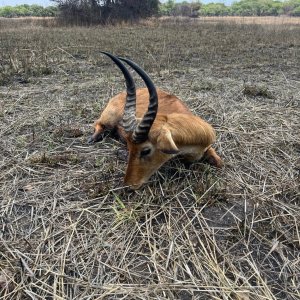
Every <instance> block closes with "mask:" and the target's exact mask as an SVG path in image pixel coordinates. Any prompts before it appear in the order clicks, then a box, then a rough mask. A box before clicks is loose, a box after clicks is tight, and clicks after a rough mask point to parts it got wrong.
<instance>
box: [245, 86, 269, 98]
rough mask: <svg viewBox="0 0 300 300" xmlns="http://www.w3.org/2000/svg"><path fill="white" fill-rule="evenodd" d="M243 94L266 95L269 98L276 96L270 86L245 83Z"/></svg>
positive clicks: (252, 95)
mask: <svg viewBox="0 0 300 300" xmlns="http://www.w3.org/2000/svg"><path fill="white" fill-rule="evenodd" d="M243 94H244V95H245V96H251V97H265V98H269V99H273V98H274V96H273V95H272V93H271V92H270V91H269V89H268V87H266V86H263V85H253V84H252V85H251V84H245V85H244V88H243Z"/></svg>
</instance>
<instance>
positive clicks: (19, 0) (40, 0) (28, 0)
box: [0, 0, 232, 6]
mask: <svg viewBox="0 0 300 300" xmlns="http://www.w3.org/2000/svg"><path fill="white" fill-rule="evenodd" d="M161 2H166V0H161ZM179 2H181V1H179ZM189 2H193V1H189ZM201 2H203V3H209V2H221V3H225V4H230V3H231V2H232V0H202V1H201ZM20 4H38V5H42V6H49V5H54V2H52V1H50V0H0V6H6V5H11V6H15V5H20Z"/></svg>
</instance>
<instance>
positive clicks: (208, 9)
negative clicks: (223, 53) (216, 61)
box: [159, 0, 300, 17]
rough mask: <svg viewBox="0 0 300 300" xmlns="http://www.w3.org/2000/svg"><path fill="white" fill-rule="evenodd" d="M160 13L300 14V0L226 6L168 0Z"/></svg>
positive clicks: (245, 1)
mask: <svg viewBox="0 0 300 300" xmlns="http://www.w3.org/2000/svg"><path fill="white" fill-rule="evenodd" d="M159 10H160V14H161V15H169V16H190V17H198V16H279V15H288V16H300V0H283V1H279V0H240V1H236V2H233V3H232V5H229V6H226V5H225V4H223V3H208V4H202V3H201V2H200V1H194V2H193V3H188V2H187V1H183V2H180V3H178V2H175V1H174V0H168V1H167V2H166V3H163V4H161V5H160V8H159Z"/></svg>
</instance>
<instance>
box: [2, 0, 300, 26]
mask: <svg viewBox="0 0 300 300" xmlns="http://www.w3.org/2000/svg"><path fill="white" fill-rule="evenodd" d="M52 1H53V2H55V4H56V5H55V6H48V7H45V8H44V7H43V6H40V5H27V4H23V5H17V6H14V7H13V6H5V7H0V17H26V16H34V17H54V16H58V17H60V19H61V20H63V21H64V22H65V23H67V24H77V25H92V24H101V23H102V24H107V23H110V24H112V23H116V22H120V21H127V22H128V21H133V22H134V21H138V20H139V19H141V18H147V17H150V16H153V15H155V16H189V17H198V16H278V15H288V16H300V0H283V1H279V0H240V1H237V2H233V4H232V5H230V6H226V5H225V4H222V3H208V4H203V3H201V2H200V1H194V2H192V3H189V2H187V1H182V2H175V1H174V0H168V1H167V2H165V3H160V1H158V0H52Z"/></svg>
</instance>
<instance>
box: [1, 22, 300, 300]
mask: <svg viewBox="0 0 300 300" xmlns="http://www.w3.org/2000/svg"><path fill="white" fill-rule="evenodd" d="M20 22H21V21H20ZM0 38H1V47H0V48H1V49H0V55H1V56H0V63H1V69H0V71H1V73H0V84H1V85H0V122H1V144H0V157H1V165H0V167H1V175H0V184H1V194H0V197H1V198H0V199H1V200H0V201H1V202H0V204H1V207H0V297H1V299H123V298H126V299H240V300H244V299H299V298H300V294H299V291H300V285H299V277H300V256H299V253H300V252H299V250H300V234H299V228H300V222H299V221H300V194H299V193H300V188H299V182H300V180H299V172H300V171H299V170H300V159H299V157H300V107H299V104H300V53H299V52H300V27H299V25H297V26H295V25H292V24H287V25H280V24H267V25H259V24H231V23H230V22H228V23H226V22H225V23H224V22H223V23H218V22H213V23H204V22H203V23H202V22H188V21H187V20H181V21H178V20H177V21H170V20H167V21H151V22H148V23H145V24H140V25H136V26H127V25H123V26H116V27H110V26H108V27H92V28H80V27H72V28H60V27H53V28H51V27H49V28H47V27H41V26H36V27H32V26H31V27H28V26H23V27H22V26H20V27H13V28H10V29H5V30H1V29H0ZM100 50H105V51H109V52H111V53H114V54H117V55H120V56H125V57H129V58H131V59H133V60H134V61H136V62H137V63H138V64H140V65H141V66H142V67H143V68H144V69H145V70H146V71H147V72H148V73H149V74H150V75H151V77H152V79H153V81H154V82H155V84H156V85H157V86H159V87H161V88H162V89H165V90H167V91H169V92H171V93H173V94H176V95H177V96H179V97H180V98H181V99H183V101H185V102H186V103H187V104H188V106H189V107H190V108H191V109H192V111H193V112H194V113H196V114H197V115H199V116H201V117H203V118H204V119H205V120H207V121H208V122H210V123H211V124H213V126H214V127H215V129H216V132H217V141H216V144H215V147H216V149H217V151H218V153H219V154H220V156H221V157H222V158H223V159H224V162H225V167H224V168H223V169H221V170H217V169H215V168H213V167H211V166H209V165H207V164H205V163H203V162H199V163H195V164H193V165H191V166H189V167H187V166H185V165H184V164H182V162H181V161H180V160H179V159H175V160H173V161H171V162H169V163H167V164H166V165H164V166H163V167H162V168H161V169H160V170H159V171H158V172H157V173H156V174H155V175H153V176H152V177H151V179H150V181H149V183H148V184H146V185H145V186H144V187H143V188H142V189H140V190H138V191H137V192H131V193H130V192H128V191H126V189H125V188H124V187H123V185H122V180H123V176H124V172H125V169H126V147H125V145H124V144H123V143H122V142H120V141H118V140H117V139H115V138H114V137H111V136H109V135H107V136H106V137H105V138H104V139H103V141H102V142H100V143H97V144H95V145H91V146H90V145H88V144H87V139H88V137H89V136H90V134H91V133H92V127H91V125H92V123H93V121H94V120H95V119H96V118H97V117H98V116H99V114H100V112H101V110H102V109H103V108H104V106H105V105H106V103H107V101H108V99H109V98H110V97H112V96H113V95H115V94H117V93H118V92H120V91H122V90H123V89H124V80H123V77H122V75H121V73H120V71H119V70H118V69H117V68H116V67H115V66H114V65H113V63H112V62H111V61H110V60H109V59H108V58H106V57H103V56H102V55H101V54H100V53H99V51H100ZM135 78H137V76H135ZM137 82H138V85H140V86H142V82H141V81H140V80H139V79H137Z"/></svg>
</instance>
